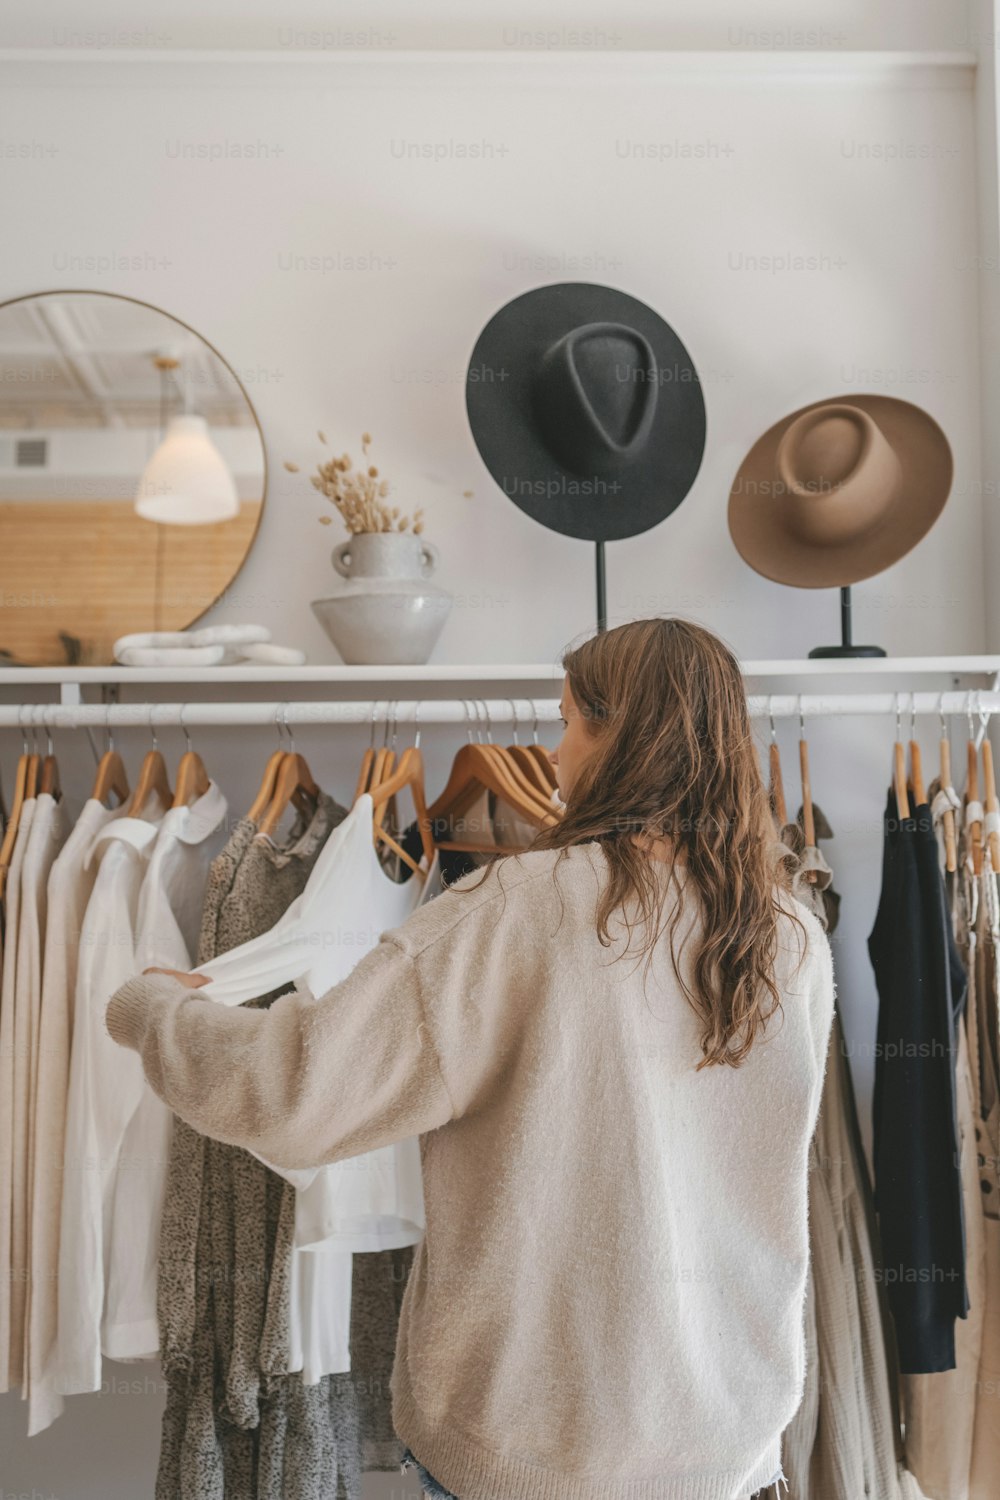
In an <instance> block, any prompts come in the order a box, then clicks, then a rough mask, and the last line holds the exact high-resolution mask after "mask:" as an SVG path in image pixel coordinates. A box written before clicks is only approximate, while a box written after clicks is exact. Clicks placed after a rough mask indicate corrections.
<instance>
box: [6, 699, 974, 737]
mask: <svg viewBox="0 0 1000 1500" xmlns="http://www.w3.org/2000/svg"><path fill="white" fill-rule="evenodd" d="M748 701H749V705H750V713H751V715H752V716H753V717H754V718H764V717H766V716H767V715H769V714H770V715H773V717H774V718H776V719H777V718H785V719H787V718H797V717H798V716H799V714H800V713H801V714H802V715H803V717H804V718H806V719H818V718H840V717H847V716H853V715H857V714H867V715H879V714H881V715H883V716H889V715H895V714H896V712H897V710H898V711H899V712H901V713H902V714H903V715H905V716H906V717H907V718H908V717H909V714H910V712H911V708H912V711H913V712H914V713H915V714H916V715H917V717H918V718H919V717H922V716H930V715H935V716H936V715H938V714H939V713H943V714H944V715H945V716H946V717H950V716H954V715H963V716H964V715H967V714H969V713H972V714H973V715H974V716H975V717H977V718H979V716H980V715H982V716H987V717H988V716H989V715H990V714H995V713H1000V692H996V691H979V690H976V689H973V690H971V691H961V690H951V691H945V692H940V693H930V692H917V693H909V692H896V693H801V694H800V693H774V694H752V695H750V697H749V699H748ZM475 703H480V704H482V703H485V704H486V707H487V710H488V713H489V719H490V722H491V723H498V722H499V723H505V724H506V723H513V722H514V720H515V718H516V720H517V722H518V724H519V725H524V724H526V723H528V722H529V721H530V720H532V719H533V718H537V721H538V722H539V723H548V722H552V721H554V720H556V719H558V717H559V709H558V705H557V704H556V703H553V702H552V701H551V700H549V699H544V698H543V699H539V700H537V701H536V700H534V699H531V698H524V697H518V698H515V699H513V700H512V699H510V698H500V699H483V698H478V697H477V698H475V699H450V698H443V699H442V698H438V699H419V698H405V699H403V698H401V699H378V700H375V701H371V700H369V701H367V702H361V701H355V702H349V703H329V702H316V703H309V702H300V703H296V702H285V701H281V700H279V701H277V702H269V703H239V702H233V703H224V702H212V703H197V702H191V703H187V702H184V703H80V704H61V703H20V704H5V705H0V728H2V729H18V728H22V729H28V728H30V727H31V726H32V725H35V726H45V727H48V728H52V729H78V728H84V727H87V726H97V727H107V726H109V725H110V726H111V727H113V728H127V727H129V726H132V727H135V728H146V729H148V728H150V727H151V726H152V727H154V728H157V729H162V728H170V727H180V724H181V715H182V713H183V722H184V724H185V725H186V726H187V727H188V728H192V727H193V726H195V725H215V726H219V727H225V726H227V725H243V726H251V725H261V726H273V725H275V724H277V723H278V722H279V721H280V722H281V723H288V724H343V725H348V724H358V725H369V724H371V723H372V721H373V718H374V719H377V720H378V721H379V722H381V720H382V719H384V718H387V717H389V716H390V713H391V715H392V717H393V718H394V720H395V721H396V722H398V723H399V724H404V723H416V722H418V721H419V723H420V724H421V725H426V724H459V725H467V724H475V722H476V716H475V712H474V708H473V706H472V705H473V704H475Z"/></svg>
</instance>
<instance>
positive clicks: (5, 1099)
mask: <svg viewBox="0 0 1000 1500" xmlns="http://www.w3.org/2000/svg"><path fill="white" fill-rule="evenodd" d="M34 816H35V799H34V797H29V798H26V799H25V801H24V802H23V803H22V804H21V815H20V819H19V821H18V825H17V834H16V837H15V840H14V850H13V853H12V855H11V861H10V868H9V869H8V871H7V884H6V887H5V891H6V913H7V926H6V933H5V940H4V953H3V977H2V982H0V1391H7V1390H10V1388H11V1384H12V1383H13V1385H14V1386H17V1385H18V1384H19V1383H20V1380H21V1364H22V1360H23V1357H24V1339H23V1336H22V1337H21V1338H19V1339H18V1338H15V1337H14V1334H15V1330H16V1329H18V1328H20V1327H21V1321H22V1318H21V1312H20V1301H21V1297H20V1296H19V1295H18V1293H17V1292H16V1291H15V1286H16V1278H17V1267H16V1264H15V1247H14V1242H13V1202H14V1195H15V1192H16V1191H17V1189H16V1186H15V1180H17V1181H20V1172H19V1171H18V1170H17V1169H16V1167H15V1157H16V1155H17V1151H18V1149H19V1147H18V1142H19V1141H20V1129H19V1126H18V1098H19V1087H20V1086H19V1084H18V1081H17V1080H18V1075H19V1073H20V1072H21V1068H22V1065H23V1061H24V1060H23V1059H22V1058H21V1057H19V1056H18V1050H17V1045H18V1040H17V933H18V923H19V918H20V891H21V869H22V866H23V865H24V855H25V851H26V849H27V846H28V842H29V838H30V834H31V824H32V820H33V819H34ZM22 1269H23V1268H22ZM21 1295H22V1296H23V1293H22V1294H21Z"/></svg>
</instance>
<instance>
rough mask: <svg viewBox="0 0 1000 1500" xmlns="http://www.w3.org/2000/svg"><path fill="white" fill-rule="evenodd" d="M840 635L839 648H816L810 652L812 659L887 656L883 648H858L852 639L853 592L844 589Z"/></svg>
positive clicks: (841, 601) (841, 595) (842, 593)
mask: <svg viewBox="0 0 1000 1500" xmlns="http://www.w3.org/2000/svg"><path fill="white" fill-rule="evenodd" d="M840 633H841V636H842V640H841V643H840V645H839V646H814V647H813V648H812V650H811V651H810V653H809V655H810V657H844V656H885V654H886V653H885V651H884V650H883V649H882V647H881V646H856V645H855V644H854V642H853V641H852V639H851V590H850V586H849V585H848V587H847V588H842V589H841V591H840Z"/></svg>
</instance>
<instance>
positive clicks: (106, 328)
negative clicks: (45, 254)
mask: <svg viewBox="0 0 1000 1500" xmlns="http://www.w3.org/2000/svg"><path fill="white" fill-rule="evenodd" d="M266 489H267V461H266V458H265V454H264V442H263V438H262V435H261V431H260V426H259V424H258V422H257V416H256V413H255V412H254V409H253V407H252V405H251V404H250V399H249V397H248V396H247V393H246V391H245V390H244V389H243V386H242V385H241V384H240V381H239V380H238V378H237V376H236V374H235V373H234V371H233V370H232V369H231V368H230V367H229V365H228V364H227V363H226V361H225V360H224V359H223V358H222V356H221V355H220V354H219V353H218V351H217V350H215V349H214V348H213V347H212V345H211V344H209V343H208V342H207V341H206V340H205V339H203V338H202V337H201V336H200V335H199V334H197V333H196V332H195V331H194V329H193V328H189V327H188V326H187V324H186V323H182V322H181V321H180V320H179V319H178V318H173V317H171V316H170V315H169V314H168V313H165V312H161V311H160V309H159V308H156V307H151V306H149V304H148V303H145V302H138V301H135V300H134V299H133V298H131V297H120V296H117V295H115V294H112V293H109V292H74V291H67V292H43V293H39V294H37V295H35V296H30V297H17V298H15V299H14V300H12V301H10V302H3V303H0V606H2V607H0V666H26V667H29V666H65V665H69V666H87V665H92V664H93V665H100V664H103V663H106V662H109V661H111V660H112V649H111V648H112V645H113V643H114V641H115V640H116V639H117V637H118V636H120V635H124V634H126V633H128V632H131V631H136V630H183V629H184V628H185V626H188V625H190V624H191V623H192V622H193V621H194V620H197V619H198V618H199V616H201V615H203V614H204V613H205V611H206V610H207V609H209V608H210V607H211V605H213V604H214V603H215V602H216V601H217V600H218V599H219V597H220V596H221V595H222V594H223V593H224V591H225V590H226V588H227V587H228V585H229V584H230V583H231V582H232V580H233V578H234V577H235V576H236V574H237V573H238V572H239V570H240V568H241V567H242V565H243V563H244V562H245V560H246V557H247V553H248V552H249V550H250V547H251V545H252V544H253V539H254V536H255V535H256V532H257V527H258V525H259V524H260V516H261V511H262V510H263V506H264V496H265V492H266Z"/></svg>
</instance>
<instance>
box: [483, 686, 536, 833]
mask: <svg viewBox="0 0 1000 1500" xmlns="http://www.w3.org/2000/svg"><path fill="white" fill-rule="evenodd" d="M482 703H483V714H484V717H485V720H486V734H487V740H486V748H487V749H488V750H493V751H494V752H495V758H496V765H497V770H498V772H499V774H500V775H501V776H503V777H505V778H506V779H507V780H508V782H509V783H510V785H511V786H512V787H517V788H519V789H520V792H521V794H522V797H524V798H527V799H528V801H529V803H533V804H535V805H537V808H538V810H539V812H541V813H546V814H551V813H552V812H553V811H554V808H553V805H552V793H551V791H550V789H549V787H548V786H544V787H541V786H539V784H538V782H537V781H536V780H535V778H534V774H533V771H532V773H531V774H529V773H528V772H527V771H526V770H525V769H524V767H523V766H522V765H521V764H520V762H519V761H518V759H517V758H516V757H515V756H514V755H512V754H511V752H510V750H509V749H508V748H506V747H505V746H503V745H497V744H495V742H494V740H493V725H492V723H491V722H490V714H489V709H488V707H487V705H486V701H485V699H483V700H482ZM477 715H478V708H477Z"/></svg>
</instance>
